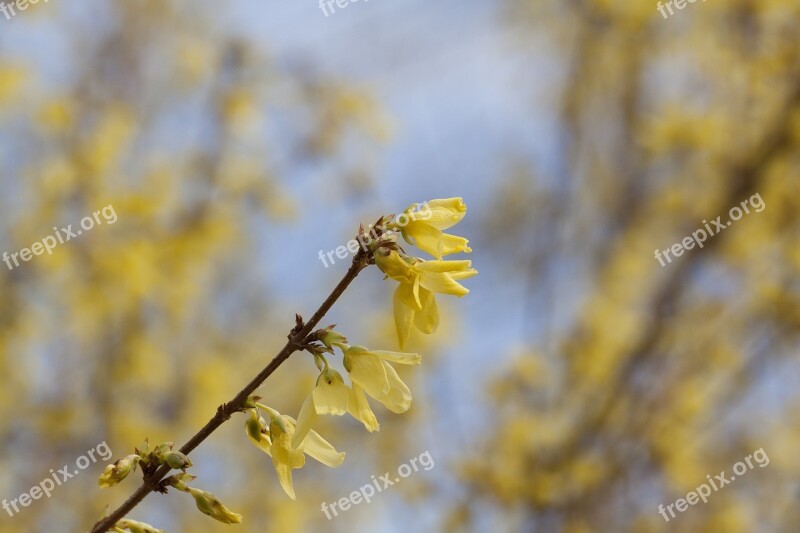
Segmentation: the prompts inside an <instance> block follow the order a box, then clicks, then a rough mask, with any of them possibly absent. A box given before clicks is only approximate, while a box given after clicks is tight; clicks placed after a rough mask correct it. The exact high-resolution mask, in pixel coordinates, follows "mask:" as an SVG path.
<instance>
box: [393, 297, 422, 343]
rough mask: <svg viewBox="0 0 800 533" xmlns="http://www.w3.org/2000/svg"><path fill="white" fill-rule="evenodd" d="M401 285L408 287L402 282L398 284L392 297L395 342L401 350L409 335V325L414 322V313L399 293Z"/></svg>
mask: <svg viewBox="0 0 800 533" xmlns="http://www.w3.org/2000/svg"><path fill="white" fill-rule="evenodd" d="M403 287H408V285H406V284H404V283H401V284H400V285H398V286H397V289H396V290H395V291H394V297H393V299H392V304H393V307H394V327H395V329H396V330H397V344H398V346H400V349H401V350H402V349H403V348H404V347H405V345H406V342H407V341H408V337H409V335H411V326H412V325H413V324H414V318H415V317H414V315H415V314H416V312H415V311H414V310H413V309H411V308H410V307H409V306H408V305H406V303H405V302H404V300H403V297H402V295H401V291H402V290H403Z"/></svg>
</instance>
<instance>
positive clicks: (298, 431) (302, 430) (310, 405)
mask: <svg viewBox="0 0 800 533" xmlns="http://www.w3.org/2000/svg"><path fill="white" fill-rule="evenodd" d="M316 418H317V413H316V410H315V409H314V399H313V393H312V394H309V395H308V396H306V399H305V401H303V405H302V406H301V407H300V413H299V414H298V415H297V425H296V426H295V429H294V433H293V434H292V448H297V447H298V446H300V443H301V442H303V439H304V438H305V436H306V434H307V433H308V432H309V431H310V430H311V426H312V425H313V424H314V423H315V421H316Z"/></svg>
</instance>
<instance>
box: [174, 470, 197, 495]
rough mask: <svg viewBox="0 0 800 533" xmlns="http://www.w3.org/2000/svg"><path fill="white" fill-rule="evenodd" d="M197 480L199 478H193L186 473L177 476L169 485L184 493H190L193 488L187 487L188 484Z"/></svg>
mask: <svg viewBox="0 0 800 533" xmlns="http://www.w3.org/2000/svg"><path fill="white" fill-rule="evenodd" d="M195 479H197V476H193V475H192V474H187V473H186V472H182V473H180V474H175V475H174V476H172V477H171V478H170V479H169V484H170V485H171V486H173V487H174V488H175V489H176V490H179V491H182V492H189V491H190V490H191V488H190V487H189V486H188V485H186V484H187V483H189V482H191V481H194V480H195Z"/></svg>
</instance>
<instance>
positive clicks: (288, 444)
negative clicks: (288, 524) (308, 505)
mask: <svg viewBox="0 0 800 533" xmlns="http://www.w3.org/2000/svg"><path fill="white" fill-rule="evenodd" d="M256 405H257V406H258V408H260V409H263V410H264V411H266V412H267V413H268V414H269V417H270V422H269V425H267V423H266V421H265V420H264V419H263V418H262V417H260V416H259V414H258V411H257V410H256V409H252V410H251V411H250V419H249V420H248V421H247V423H246V425H245V429H246V431H247V436H248V437H249V438H250V440H251V441H253V442H254V443H255V444H256V446H258V447H259V448H260V449H261V450H262V451H263V452H264V453H266V454H267V455H269V456H270V457H272V464H273V466H274V467H275V472H277V474H278V481H280V484H281V487H282V488H283V490H284V492H286V494H288V495H289V497H290V498H291V499H293V500H294V499H295V493H294V484H293V482H292V470H294V469H296V468H302V467H303V466H304V465H305V462H306V458H305V455H304V454H306V455H308V456H310V457H311V458H313V459H316V460H317V461H319V462H320V463H322V464H324V465H325V466H329V467H331V468H335V467H337V466H339V465H340V464H342V461H344V456H345V454H344V453H343V452H337V451H336V449H335V448H334V447H333V446H331V444H330V443H329V442H328V441H326V440H325V439H323V438H322V437H321V436H320V435H319V433H317V432H316V431H314V430H308V434H307V435H306V436H305V438H304V439H303V441H302V443H301V444H300V446H299V447H297V448H295V447H293V446H292V437H293V435H294V432H295V426H296V424H297V422H296V421H295V420H294V419H293V418H292V417H290V416H286V415H281V414H280V413H279V412H277V411H276V410H274V409H272V408H271V407H267V406H266V405H263V404H260V403H259V404H256Z"/></svg>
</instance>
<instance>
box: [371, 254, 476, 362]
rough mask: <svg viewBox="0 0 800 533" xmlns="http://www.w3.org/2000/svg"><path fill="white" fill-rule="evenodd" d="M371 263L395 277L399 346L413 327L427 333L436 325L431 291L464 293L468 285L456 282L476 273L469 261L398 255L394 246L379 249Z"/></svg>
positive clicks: (406, 338)
mask: <svg viewBox="0 0 800 533" xmlns="http://www.w3.org/2000/svg"><path fill="white" fill-rule="evenodd" d="M375 263H376V264H377V265H378V268H380V269H381V270H382V271H383V272H384V273H385V274H386V275H387V276H389V277H390V278H392V279H394V280H396V281H399V282H400V285H399V286H398V287H397V289H396V290H395V293H394V299H393V303H394V321H395V327H396V329H397V339H398V342H399V344H400V349H401V350H402V349H403V347H404V346H405V343H406V341H407V340H408V337H409V335H410V334H411V328H412V326H413V327H416V328H417V329H418V330H420V331H421V332H422V333H425V334H430V333H433V332H434V331H436V328H437V327H438V326H439V310H438V307H437V305H436V298H435V297H434V293H438V294H450V295H453V296H458V297H461V296H465V295H467V294H469V289H467V288H466V287H464V286H463V285H461V284H460V283H458V281H459V280H462V279H467V278H471V277H472V276H474V275H476V274H477V273H478V271H477V270H475V269H474V268H472V262H471V261H467V260H460V261H421V260H418V259H415V258H412V257H407V256H401V255H400V254H399V253H398V252H397V251H395V250H379V251H378V252H377V253H376V254H375Z"/></svg>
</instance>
